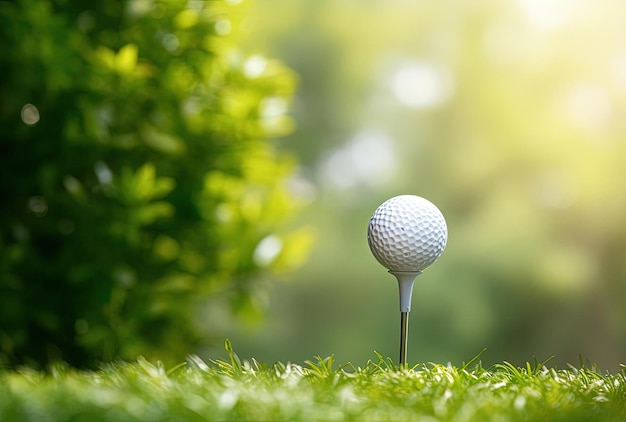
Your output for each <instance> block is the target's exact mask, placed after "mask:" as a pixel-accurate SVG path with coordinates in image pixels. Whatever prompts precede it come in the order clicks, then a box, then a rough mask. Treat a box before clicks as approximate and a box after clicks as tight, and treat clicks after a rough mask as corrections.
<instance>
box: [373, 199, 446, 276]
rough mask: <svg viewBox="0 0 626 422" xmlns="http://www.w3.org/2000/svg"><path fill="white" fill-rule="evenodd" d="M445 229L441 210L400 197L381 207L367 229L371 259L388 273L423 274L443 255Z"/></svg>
mask: <svg viewBox="0 0 626 422" xmlns="http://www.w3.org/2000/svg"><path fill="white" fill-rule="evenodd" d="M447 240H448V227H447V226H446V220H445V219H444V217H443V214H441V211H439V209H438V208H437V207H436V206H435V205H434V204H433V203H432V202H430V201H428V200H426V199H424V198H422V197H419V196H415V195H400V196H396V197H394V198H391V199H389V200H387V201H385V202H384V203H383V204H382V205H380V206H379V207H378V208H377V209H376V211H374V214H373V215H372V218H370V222H369V226H368V228H367V242H368V244H369V247H370V249H371V251H372V254H374V257H375V258H376V260H377V261H378V262H380V263H381V264H382V265H383V266H384V267H385V268H387V269H388V270H390V271H422V270H424V269H425V268H426V267H428V266H429V265H431V264H432V263H433V262H435V260H436V259H437V258H439V256H440V255H441V254H442V252H443V250H444V249H445V247H446V242H447Z"/></svg>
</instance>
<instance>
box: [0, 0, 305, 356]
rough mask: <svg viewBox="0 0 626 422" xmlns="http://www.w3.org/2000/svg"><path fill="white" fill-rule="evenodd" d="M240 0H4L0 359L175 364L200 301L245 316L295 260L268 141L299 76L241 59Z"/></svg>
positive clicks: (300, 249)
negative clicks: (268, 275) (272, 275)
mask: <svg viewBox="0 0 626 422" xmlns="http://www.w3.org/2000/svg"><path fill="white" fill-rule="evenodd" d="M239 3H240V2H238V1H183V0H180V1H178V0H167V1H150V0H147V1H145V0H128V1H117V0H97V1H89V2H84V1H82V0H16V1H0V44H1V48H0V72H1V73H0V204H1V206H0V363H3V362H5V363H9V364H20V363H25V364H33V365H45V364H46V363H48V362H50V361H52V360H57V359H63V360H65V361H68V362H69V363H72V364H75V365H80V366H84V365H90V364H94V363H96V362H98V361H102V360H109V359H113V358H126V359H134V358H136V357H137V355H139V354H142V355H145V356H146V357H149V358H159V359H163V360H165V361H168V362H172V361H177V362H179V361H181V360H182V359H183V358H184V356H185V354H186V353H189V352H193V351H194V350H195V348H196V347H197V346H198V345H199V344H202V343H208V344H211V343H212V341H214V337H213V334H214V333H215V325H216V324H217V322H216V321H215V320H212V319H201V318H200V317H199V314H200V313H201V312H202V311H201V306H200V305H201V304H204V303H206V301H207V299H208V298H210V299H211V300H212V301H214V302H216V303H220V304H221V306H220V310H221V312H222V314H226V315H228V316H229V317H231V318H232V317H236V316H238V317H242V318H243V319H246V318H252V319H254V318H257V317H258V316H259V314H260V313H261V312H262V306H261V303H260V302H259V298H258V296H259V293H258V292H259V291H262V289H263V283H262V282H261V281H259V280H258V276H259V274H260V273H263V272H266V271H268V270H271V271H280V270H284V269H288V268H290V267H292V266H293V265H297V264H298V263H299V262H301V261H302V259H303V257H304V255H303V254H304V253H305V252H306V249H307V245H308V243H309V242H310V238H311V235H310V233H309V232H308V231H307V229H306V228H298V227H296V226H294V224H293V221H292V220H290V216H292V215H293V213H294V212H295V211H296V210H297V209H298V208H299V206H300V205H299V204H300V203H301V202H302V201H301V200H299V199H298V198H296V196H295V195H294V194H293V189H292V188H291V186H290V178H291V175H292V174H293V172H294V165H295V161H294V159H293V158H291V157H289V156H287V155H286V154H284V153H279V152H277V151H276V148H275V147H274V146H273V145H272V142H271V141H269V140H268V139H269V138H271V137H275V136H281V135H284V134H286V133H288V132H289V131H290V130H291V129H292V127H293V123H292V120H291V118H290V117H288V116H287V115H286V114H285V112H286V110H287V108H288V105H289V102H290V101H291V95H292V92H293V90H294V88H295V84H296V80H297V78H296V75H295V74H294V73H293V72H292V71H290V70H288V69H287V68H285V67H283V66H282V65H280V64H279V63H278V62H276V61H273V60H269V59H266V58H264V57H261V56H258V55H256V56H255V55H251V54H249V53H246V52H245V51H244V50H242V49H241V48H240V44H241V41H240V38H241V36H240V32H241V31H240V27H241V20H242V17H243V16H245V15H246V8H247V6H246V5H245V4H239ZM200 327H202V331H200V330H199V328H200ZM219 341H220V343H221V342H222V341H223V339H222V338H220V339H219Z"/></svg>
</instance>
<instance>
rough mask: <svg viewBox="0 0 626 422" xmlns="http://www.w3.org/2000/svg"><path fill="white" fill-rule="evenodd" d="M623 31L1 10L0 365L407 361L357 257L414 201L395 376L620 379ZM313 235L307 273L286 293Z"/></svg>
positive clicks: (432, 15) (551, 24)
mask: <svg viewBox="0 0 626 422" xmlns="http://www.w3.org/2000/svg"><path fill="white" fill-rule="evenodd" d="M624 17H626V4H622V3H620V2H618V1H613V0H602V1H596V2H593V1H591V0H577V1H561V0H507V1H496V0H491V1H487V2H477V1H471V0H466V1H460V2H458V1H455V2H418V1H414V0H341V1H336V0H256V1H248V2H246V1H243V2H241V1H236V0H230V1H182V0H181V1H175V0H167V1H152V0H133V1H130V0H129V1H123V2H119V1H114V0H109V1H106V0H100V1H96V2H81V1H78V0H73V1H71V0H65V1H63V0H58V1H45V0H44V1H41V0H40V1H35V0H19V1H14V2H6V1H5V2H0V19H2V21H1V22H0V31H1V34H2V41H1V42H2V47H3V48H2V51H1V52H0V60H1V62H0V71H1V72H2V78H0V93H1V96H0V105H1V106H0V136H1V138H0V141H1V143H0V148H1V151H0V153H1V155H0V157H1V160H2V163H1V166H0V184H1V185H0V186H1V189H2V192H1V198H2V199H1V200H2V206H1V207H0V210H1V211H0V212H2V215H1V221H0V228H1V236H2V237H1V238H0V240H1V242H2V243H1V244H0V247H1V248H2V254H1V258H0V260H1V261H0V265H1V266H0V276H1V277H2V279H1V280H0V288H1V289H2V290H1V292H0V351H2V353H3V354H4V355H5V356H9V357H10V356H20V357H21V359H22V360H27V359H35V360H39V361H42V360H46V359H48V358H51V357H52V358H54V357H62V358H64V359H69V360H71V361H73V362H77V363H84V362H91V361H93V360H94V359H95V360H98V359H108V358H110V357H115V356H122V357H130V358H132V357H134V356H135V355H136V354H139V353H141V354H144V355H146V356H148V357H159V358H164V357H170V358H174V359H178V360H180V359H181V358H182V355H183V354H184V353H187V352H190V351H194V350H199V351H200V352H201V353H205V354H207V355H212V354H213V353H215V350H214V349H213V346H214V345H215V344H218V345H219V344H221V341H219V342H214V341H213V340H214V339H216V338H219V339H220V340H221V339H223V337H230V338H231V339H232V340H233V342H234V344H235V349H236V350H237V352H238V353H239V354H240V355H244V356H246V357H255V358H257V359H259V360H263V361H270V362H271V361H273V360H292V361H302V360H304V359H308V358H310V357H311V356H313V355H316V354H319V355H322V356H326V355H329V354H332V353H334V354H335V355H336V358H337V360H338V361H340V362H345V361H352V362H354V363H355V364H360V363H362V362H364V361H365V360H366V359H368V358H371V357H373V356H372V355H373V350H377V351H379V352H380V353H382V354H384V355H388V356H395V355H396V354H397V349H398V345H397V340H398V330H399V326H398V323H399V321H398V303H397V301H398V299H397V288H396V286H395V282H394V279H393V277H391V276H390V275H388V274H386V273H385V270H384V269H383V268H382V267H381V266H380V265H378V264H377V263H376V261H375V260H374V259H373V257H372V256H371V254H370V252H369V250H368V248H367V244H366V241H365V232H366V227H367V221H368V219H369V216H370V215H371V213H372V212H373V210H374V209H375V208H376V207H377V206H378V205H379V204H380V203H381V202H383V201H384V200H386V199H388V198H389V197H391V196H394V195H397V194H403V193H410V194H417V195H421V196H424V197H426V198H428V199H430V200H431V201H433V202H434V203H435V204H437V205H438V206H439V208H440V209H441V210H442V211H443V213H444V215H445V216H446V218H447V220H448V226H449V231H450V237H449V241H448V247H447V250H446V251H445V252H444V254H443V256H442V257H441V258H440V260H439V261H438V262H437V263H435V264H434V265H433V267H431V268H429V269H428V270H427V271H426V272H425V274H424V275H423V276H421V277H420V278H419V279H418V282H417V284H416V287H415V291H414V297H413V309H412V312H411V324H410V325H411V332H410V339H409V340H410V346H409V359H410V361H412V362H424V361H436V362H445V361H453V362H455V363H460V362H461V361H462V360H468V359H470V358H471V357H472V356H474V355H475V354H476V353H478V352H479V351H480V350H481V349H482V348H483V347H487V349H488V351H487V353H486V354H485V355H484V356H483V360H484V361H486V362H494V361H502V360H508V361H511V362H514V363H521V362H524V361H526V360H529V359H532V356H537V358H539V359H545V358H547V357H549V356H551V355H556V358H555V360H554V361H553V362H555V363H557V364H559V365H564V364H565V363H567V362H570V363H577V362H578V359H579V354H581V355H583V356H584V357H586V358H588V359H590V360H591V361H595V362H598V363H599V364H600V365H601V366H604V367H607V368H611V369H614V368H615V366H616V365H617V363H619V362H624V360H625V355H626V310H625V307H624V306H623V303H622V302H623V298H624V297H625V296H626V281H625V277H626V260H625V259H624V257H623V254H624V250H625V247H626V165H625V163H624V161H625V160H626V139H624V138H625V137H626V134H625V130H626V120H625V119H624V118H623V116H624V115H625V114H626V44H624V41H623V40H624V39H626V29H624V26H623V18H624ZM266 57H276V58H277V59H279V60H280V61H282V62H284V63H285V64H286V65H287V66H289V68H291V69H293V70H295V73H294V72H292V71H289V70H287V69H286V68H285V67H282V66H280V65H279V64H278V63H277V62H275V61H272V60H269V59H267V58H266ZM296 74H297V75H298V77H296ZM296 79H298V80H299V82H298V83H297V89H296V84H295V80H296ZM294 90H295V93H296V95H295V97H294V101H293V103H291V98H292V97H291V94H292V93H293V92H294ZM289 107H291V108H292V110H293V116H294V118H295V123H296V125H295V130H294V131H293V132H292V134H291V135H288V134H289V133H290V132H291V131H292V129H294V121H292V120H291V119H290V118H289V117H287V116H285V111H286V109H287V108H289ZM285 135H287V136H285ZM274 136H278V137H279V138H278V139H272V140H271V141H267V140H266V141H264V140H263V139H267V138H269V137H274ZM293 156H296V157H297V158H298V159H297V162H298V163H299V164H297V163H296V160H293V159H291V158H289V157H293ZM301 203H308V205H309V206H308V207H307V208H306V209H305V210H300V211H299V219H297V220H293V219H292V218H289V217H290V216H291V217H293V216H294V215H295V211H296V210H297V208H298V204H301ZM301 226H312V227H313V228H314V231H315V232H316V236H317V241H316V243H315V246H314V248H313V250H312V255H311V258H310V259H309V260H308V261H307V263H306V264H305V265H304V266H303V267H301V268H300V269H299V270H297V271H296V272H295V273H280V270H282V269H286V268H292V267H294V266H295V265H296V264H298V263H299V262H301V261H302V259H303V256H304V255H303V253H304V251H305V250H306V249H307V245H308V243H309V242H310V239H311V236H312V235H311V233H310V232H309V231H308V230H307V229H298V227H301ZM265 269H269V270H274V271H273V272H268V271H261V270H265ZM269 274H274V275H271V276H269V277H268V275H269ZM278 278H281V279H287V280H288V281H290V282H289V283H275V281H277V279H278ZM268 281H270V283H268ZM268 286H269V288H268ZM264 309H265V310H267V312H268V315H267V318H265V319H262V318H261V316H262V314H263V310H264ZM234 315H239V316H240V318H235V317H234ZM241 317H243V318H241ZM257 320H260V321H262V322H261V323H260V324H254V323H253V322H254V321H257ZM242 321H249V322H251V324H242ZM200 340H202V341H200ZM194 347H198V348H199V349H194ZM218 347H219V346H218Z"/></svg>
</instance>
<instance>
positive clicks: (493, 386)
mask: <svg viewBox="0 0 626 422" xmlns="http://www.w3.org/2000/svg"><path fill="white" fill-rule="evenodd" d="M227 350H229V356H230V359H229V360H230V361H229V362H225V361H221V360H211V361H208V362H204V361H202V360H201V359H199V358H198V357H196V356H190V357H189V358H188V361H187V362H186V363H183V364H181V365H178V366H176V367H173V368H170V369H167V368H164V367H163V365H161V364H159V363H156V364H153V363H150V362H147V361H146V360H144V359H138V360H137V361H136V362H133V363H112V364H108V365H106V366H103V367H102V369H100V370H98V371H79V370H76V369H71V368H67V367H63V366H58V367H55V368H52V369H51V370H50V371H49V372H48V373H45V374H44V373H42V372H38V371H33V370H18V371H3V372H0V421H37V422H40V421H65V420H68V421H69V420H71V421H95V420H107V421H109V420H110V421H165V420H167V421H176V420H179V421H188V420H218V421H219V420H250V421H297V420H318V421H342V420H354V421H367V420H371V421H387V420H388V421H425V422H430V421H433V422H434V421H625V420H626V371H625V369H622V370H621V371H620V372H619V373H617V374H603V373H599V372H598V371H597V370H595V369H592V368H587V367H585V366H581V367H579V368H574V367H570V368H568V369H555V368H549V367H547V364H546V363H539V362H535V363H533V364H528V365H526V366H524V367H521V368H518V367H515V366H513V365H510V364H508V363H506V362H505V363H503V364H497V365H494V366H492V367H490V368H483V367H482V365H481V364H480V362H479V360H478V359H474V360H473V361H471V362H469V363H468V364H463V365H462V366H461V367H455V366H451V365H439V364H425V365H418V366H416V367H413V368H410V369H401V368H398V367H397V366H395V365H394V364H393V363H392V361H391V360H390V359H383V357H382V356H380V355H376V356H377V358H376V359H374V360H372V361H370V362H368V363H367V364H366V365H365V366H363V367H354V366H352V365H350V364H347V365H343V366H339V367H336V365H335V362H334V361H333V358H332V357H329V358H326V359H321V358H318V359H317V360H316V361H315V362H306V363H305V366H301V365H295V364H291V363H287V364H283V363H275V364H273V365H265V364H261V363H258V362H257V361H255V360H251V361H241V360H240V359H239V358H238V357H237V356H236V355H235V354H234V353H233V352H232V348H231V347H230V343H229V342H227Z"/></svg>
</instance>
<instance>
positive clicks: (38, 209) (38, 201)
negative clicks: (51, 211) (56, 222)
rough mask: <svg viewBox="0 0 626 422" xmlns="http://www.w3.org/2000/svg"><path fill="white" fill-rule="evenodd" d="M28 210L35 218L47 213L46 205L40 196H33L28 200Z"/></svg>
mask: <svg viewBox="0 0 626 422" xmlns="http://www.w3.org/2000/svg"><path fill="white" fill-rule="evenodd" d="M28 208H29V209H30V210H31V211H32V212H33V214H35V215H36V216H37V217H43V216H45V215H46V214H47V213H48V203H47V202H46V200H45V199H43V198H42V197H41V196H33V197H31V198H30V199H29V200H28Z"/></svg>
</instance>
